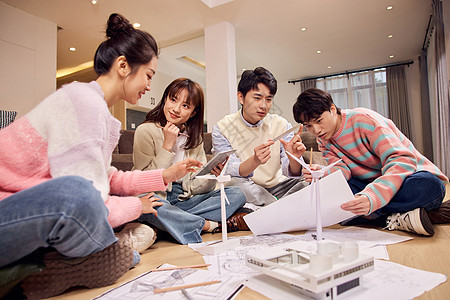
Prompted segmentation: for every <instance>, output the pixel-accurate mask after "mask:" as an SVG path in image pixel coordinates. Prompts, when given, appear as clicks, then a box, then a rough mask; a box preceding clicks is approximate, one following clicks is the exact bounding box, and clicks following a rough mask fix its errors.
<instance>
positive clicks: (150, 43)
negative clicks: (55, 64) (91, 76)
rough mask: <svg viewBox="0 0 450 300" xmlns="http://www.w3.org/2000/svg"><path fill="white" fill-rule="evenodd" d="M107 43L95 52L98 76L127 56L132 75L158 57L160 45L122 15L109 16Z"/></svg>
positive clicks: (95, 68) (103, 43) (102, 44)
mask: <svg viewBox="0 0 450 300" xmlns="http://www.w3.org/2000/svg"><path fill="white" fill-rule="evenodd" d="M106 37H107V39H106V41H104V42H102V43H101V44H100V46H98V48H97V51H95V56H94V70H95V72H96V73H97V75H98V76H100V75H103V74H106V73H108V72H109V71H110V69H111V67H112V65H113V63H114V61H115V60H116V59H117V57H119V56H121V55H123V56H125V58H126V60H127V62H128V64H129V66H130V67H131V74H133V73H134V72H136V71H137V69H138V67H139V66H141V65H145V64H147V63H148V62H149V61H150V60H152V58H153V57H158V53H159V52H158V51H159V50H158V45H157V43H156V41H155V39H154V38H153V37H152V36H151V35H150V34H149V33H147V32H145V31H142V30H139V29H135V28H134V27H133V25H131V24H130V22H129V21H128V20H127V19H126V18H125V17H123V16H122V15H120V14H117V13H113V14H111V15H110V16H109V19H108V23H107V28H106Z"/></svg>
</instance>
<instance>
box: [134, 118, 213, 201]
mask: <svg viewBox="0 0 450 300" xmlns="http://www.w3.org/2000/svg"><path fill="white" fill-rule="evenodd" d="M163 143H164V132H163V130H162V128H158V127H157V126H156V124H155V123H143V124H141V125H139V126H138V128H137V129H136V132H135V134H134V146H133V163H134V167H133V169H134V170H154V169H167V168H168V167H170V166H171V165H172V159H173V157H174V156H175V153H174V152H169V151H167V150H166V149H164V148H163ZM185 158H195V159H197V160H199V161H200V162H201V163H203V164H204V163H206V154H205V150H204V149H203V143H202V144H200V145H199V146H197V147H196V148H194V149H189V150H186V155H185ZM191 175H192V174H187V175H186V176H184V177H183V178H182V180H181V186H182V188H183V190H184V194H182V195H180V196H179V197H178V198H179V199H180V200H181V201H183V200H186V199H189V198H190V197H192V196H193V195H198V194H204V193H208V192H210V191H212V190H214V188H215V185H216V182H215V181H214V180H207V179H198V178H196V179H191ZM171 190H172V185H171V184H169V186H168V187H167V191H171ZM157 194H158V195H159V196H161V197H163V198H164V199H165V198H166V196H167V193H166V192H165V191H160V192H157Z"/></svg>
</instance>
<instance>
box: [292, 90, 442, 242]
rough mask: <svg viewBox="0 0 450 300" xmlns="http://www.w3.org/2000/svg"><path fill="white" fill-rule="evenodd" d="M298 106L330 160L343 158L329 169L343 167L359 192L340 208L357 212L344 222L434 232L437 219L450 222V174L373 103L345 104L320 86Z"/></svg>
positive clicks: (301, 119) (300, 99)
mask: <svg viewBox="0 0 450 300" xmlns="http://www.w3.org/2000/svg"><path fill="white" fill-rule="evenodd" d="M293 112H294V118H295V120H296V121H297V122H299V123H302V124H303V125H304V127H305V128H306V129H307V130H308V131H309V132H310V133H312V134H314V135H315V136H316V137H317V141H318V143H319V149H320V150H321V152H322V155H323V156H324V158H325V159H326V161H327V162H328V164H330V163H333V162H335V161H337V160H339V159H342V161H341V162H339V163H338V164H336V165H335V166H334V167H333V168H331V169H330V170H329V171H328V173H327V174H330V173H332V172H335V171H338V170H340V171H342V173H343V174H344V176H345V178H346V179H347V181H348V183H349V185H350V188H351V189H352V191H353V193H354V194H355V198H354V199H353V200H351V201H348V202H346V203H344V204H342V206H341V208H342V209H343V210H346V211H350V212H352V213H354V214H355V215H356V216H355V218H354V219H352V220H350V221H347V222H344V224H343V225H358V224H363V223H366V224H367V223H369V224H374V225H377V226H382V227H384V228H386V229H389V230H395V229H397V230H403V231H409V232H414V233H417V234H422V235H427V236H432V235H433V234H434V229H433V225H432V224H433V223H446V222H450V201H449V202H444V203H442V200H443V199H444V196H445V184H446V183H448V178H447V177H446V176H445V175H444V174H443V173H442V172H441V171H440V170H439V169H438V168H437V167H436V166H435V165H434V164H433V163H432V162H431V161H429V160H428V159H427V158H426V157H424V156H423V155H422V154H421V153H420V152H419V151H417V149H415V147H414V145H413V144H412V143H411V141H410V140H409V139H408V138H407V137H406V136H405V135H404V134H403V133H402V132H401V131H400V130H399V129H398V128H397V127H396V126H395V124H394V123H393V122H392V121H391V120H389V119H387V118H385V117H383V116H381V115H380V114H378V113H376V112H374V111H372V110H370V109H365V108H355V109H347V110H341V109H339V108H338V107H336V105H335V104H334V103H333V99H332V98H331V96H330V95H329V94H328V93H326V92H324V91H322V90H319V89H308V90H305V91H304V92H303V93H301V94H300V96H298V98H297V101H296V103H295V104H294V108H293ZM318 167H319V166H315V168H318ZM303 172H304V177H305V179H306V180H307V181H311V174H308V173H309V172H307V171H306V170H303ZM327 174H326V175H327Z"/></svg>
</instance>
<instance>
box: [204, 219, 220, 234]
mask: <svg viewBox="0 0 450 300" xmlns="http://www.w3.org/2000/svg"><path fill="white" fill-rule="evenodd" d="M208 221H209V229H208V230H206V232H212V231H213V229H214V228H216V227H218V226H219V223H217V222H216V221H210V220H208Z"/></svg>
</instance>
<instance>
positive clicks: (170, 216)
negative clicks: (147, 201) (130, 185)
mask: <svg viewBox="0 0 450 300" xmlns="http://www.w3.org/2000/svg"><path fill="white" fill-rule="evenodd" d="M225 193H226V194H227V198H228V200H229V201H230V204H229V205H228V204H227V203H226V202H225V205H226V216H227V218H228V217H230V216H231V215H232V214H233V213H234V212H235V211H236V210H238V209H239V208H240V207H242V206H243V205H244V204H245V196H244V194H243V193H242V191H241V190H240V189H239V188H236V187H227V188H225ZM181 194H183V189H182V187H181V185H180V184H179V183H173V184H172V191H171V192H168V193H167V200H165V199H161V200H160V201H161V202H163V203H164V204H163V205H162V206H158V207H156V210H157V211H158V217H155V216H154V215H153V214H143V215H142V216H141V217H140V218H139V221H140V222H144V223H149V224H151V225H154V226H156V227H157V228H159V229H161V230H164V231H167V232H169V233H170V234H171V235H172V237H174V238H175V239H176V240H177V241H178V242H179V243H181V244H188V243H200V242H201V241H202V237H201V233H202V229H203V226H204V225H205V219H206V220H211V221H216V222H220V221H221V208H220V189H218V190H215V191H212V192H209V193H205V194H200V195H195V196H193V197H191V198H189V199H188V200H184V201H180V200H179V199H178V196H179V195H181Z"/></svg>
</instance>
